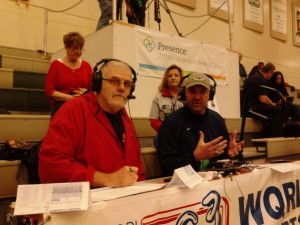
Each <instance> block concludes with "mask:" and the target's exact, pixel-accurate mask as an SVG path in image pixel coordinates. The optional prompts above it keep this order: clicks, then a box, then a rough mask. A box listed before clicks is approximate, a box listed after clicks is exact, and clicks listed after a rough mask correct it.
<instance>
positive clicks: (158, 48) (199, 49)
mask: <svg viewBox="0 0 300 225" xmlns="http://www.w3.org/2000/svg"><path fill="white" fill-rule="evenodd" d="M135 30H136V37H137V39H136V40H137V44H136V52H137V54H136V56H137V59H136V62H137V65H136V68H137V72H138V74H139V75H145V76H155V77H162V75H163V73H164V71H165V70H166V69H167V68H168V67H169V66H170V65H172V64H176V65H178V66H179V67H181V68H182V69H183V70H184V73H185V74H188V73H191V72H203V73H207V74H210V75H212V76H213V77H214V78H215V79H218V80H226V74H228V51H227V50H226V49H222V48H218V47H214V46H210V45H207V44H202V43H201V42H197V41H193V40H188V39H186V38H182V37H177V36H172V35H167V34H165V33H158V32H151V31H149V30H145V29H141V28H139V27H138V26H136V29H135Z"/></svg>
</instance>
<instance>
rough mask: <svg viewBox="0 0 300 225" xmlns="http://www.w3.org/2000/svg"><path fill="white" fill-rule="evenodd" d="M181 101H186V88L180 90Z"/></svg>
mask: <svg viewBox="0 0 300 225" xmlns="http://www.w3.org/2000/svg"><path fill="white" fill-rule="evenodd" d="M180 100H181V101H185V100H186V99H185V87H182V88H180Z"/></svg>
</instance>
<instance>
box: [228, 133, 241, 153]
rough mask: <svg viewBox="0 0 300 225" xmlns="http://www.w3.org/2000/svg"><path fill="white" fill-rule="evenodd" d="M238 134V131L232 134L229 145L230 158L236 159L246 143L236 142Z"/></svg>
mask: <svg viewBox="0 0 300 225" xmlns="http://www.w3.org/2000/svg"><path fill="white" fill-rule="evenodd" d="M236 134H237V130H234V131H233V132H232V134H231V138H230V142H229V145H228V156H229V157H230V158H234V157H235V156H236V155H237V154H239V151H241V149H242V145H243V144H244V141H241V142H236V140H235V139H236Z"/></svg>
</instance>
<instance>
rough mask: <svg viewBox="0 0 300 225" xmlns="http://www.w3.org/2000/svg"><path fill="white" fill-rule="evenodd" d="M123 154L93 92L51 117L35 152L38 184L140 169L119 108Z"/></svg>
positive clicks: (137, 149) (136, 146)
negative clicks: (39, 145)
mask: <svg viewBox="0 0 300 225" xmlns="http://www.w3.org/2000/svg"><path fill="white" fill-rule="evenodd" d="M121 111H122V120H123V124H124V128H125V147H124V151H123V148H122V145H121V143H120V141H119V140H118V138H117V136H116V134H115V131H114V129H113V127H112V125H111V124H110V122H109V120H108V118H107V116H106V115H105V113H104V111H103V110H102V109H101V108H100V106H99V104H98V103H97V100H96V97H95V95H94V93H89V94H86V95H82V96H81V97H78V98H74V99H72V100H69V101H67V102H66V103H65V104H64V105H63V106H62V107H61V109H60V110H59V111H58V112H57V114H56V115H55V116H54V117H53V118H52V120H51V124H50V126H49V129H48V132H47V134H46V136H45V138H44V141H43V144H42V146H41V149H40V153H39V176H40V179H41V182H42V183H59V182H76V181H89V182H90V184H92V182H93V178H94V173H95V171H100V172H104V173H112V172H115V171H117V170H118V169H120V168H121V167H123V166H125V165H127V166H136V167H138V169H139V170H138V175H139V180H144V179H145V178H144V169H143V165H142V161H141V152H140V145H139V143H138V139H137V137H136V133H135V130H134V127H133V123H132V121H131V119H130V118H129V117H128V115H127V113H126V111H125V109H122V110H121Z"/></svg>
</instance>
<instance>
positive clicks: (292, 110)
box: [269, 71, 300, 121]
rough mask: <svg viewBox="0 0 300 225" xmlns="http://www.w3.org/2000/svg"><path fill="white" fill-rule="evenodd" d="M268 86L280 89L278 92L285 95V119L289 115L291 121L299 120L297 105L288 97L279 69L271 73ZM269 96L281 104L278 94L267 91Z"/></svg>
mask: <svg viewBox="0 0 300 225" xmlns="http://www.w3.org/2000/svg"><path fill="white" fill-rule="evenodd" d="M270 87H272V88H275V89H276V90H278V91H280V93H281V94H282V95H283V96H284V97H285V101H286V102H285V106H286V121H287V119H288V118H289V117H291V119H292V121H299V119H300V117H299V106H298V105H295V104H293V101H292V99H290V98H289V94H288V92H287V89H286V87H285V82H284V78H283V75H282V73H281V72H280V71H276V72H274V73H273V75H272V77H271V79H270ZM269 98H270V99H271V100H272V101H273V102H275V103H277V104H278V105H281V104H282V102H281V100H280V98H279V96H278V95H277V94H275V93H274V92H270V93H269Z"/></svg>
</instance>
